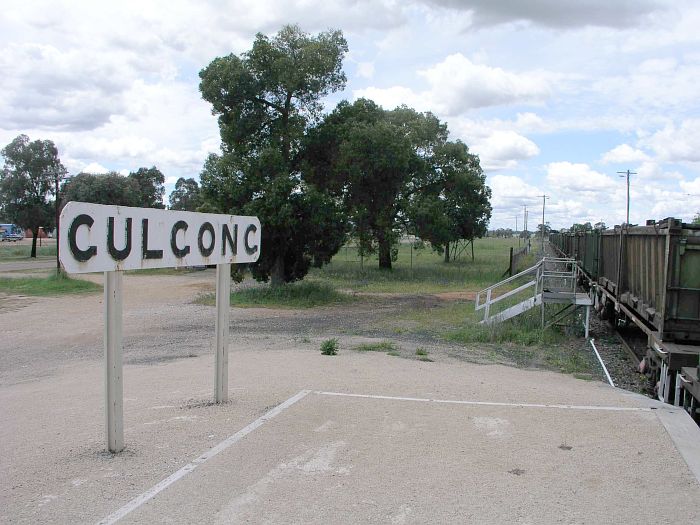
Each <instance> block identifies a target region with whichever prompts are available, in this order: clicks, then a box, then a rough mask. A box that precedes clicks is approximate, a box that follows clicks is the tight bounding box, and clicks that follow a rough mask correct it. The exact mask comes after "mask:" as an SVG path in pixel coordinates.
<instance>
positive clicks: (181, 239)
mask: <svg viewBox="0 0 700 525" xmlns="http://www.w3.org/2000/svg"><path fill="white" fill-rule="evenodd" d="M261 233H262V232H261V228H260V221H259V220H258V218H257V217H249V216H237V215H221V214H214V213H194V212H187V211H173V210H159V209H155V208H130V207H127V206H107V205H103V204H90V203H85V202H69V203H68V204H66V206H65V207H64V208H63V211H62V212H61V224H60V240H59V242H60V245H59V255H60V260H61V263H62V264H63V266H64V268H65V269H66V271H67V272H69V273H89V272H110V271H116V270H140V269H147V268H172V267H185V266H204V265H214V264H241V263H250V262H255V261H257V260H258V257H259V256H260V248H261V247H260V239H261Z"/></svg>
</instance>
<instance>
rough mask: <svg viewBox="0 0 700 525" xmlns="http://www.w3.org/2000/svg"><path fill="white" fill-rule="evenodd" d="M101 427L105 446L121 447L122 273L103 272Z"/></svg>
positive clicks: (113, 449)
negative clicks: (102, 412) (102, 409)
mask: <svg viewBox="0 0 700 525" xmlns="http://www.w3.org/2000/svg"><path fill="white" fill-rule="evenodd" d="M104 315H105V327H104V346H105V428H106V432H107V449H108V450H109V451H110V452H120V451H122V450H123V449H124V415H123V406H124V394H123V386H122V379H123V376H122V273H121V272H117V271H115V272H105V289H104Z"/></svg>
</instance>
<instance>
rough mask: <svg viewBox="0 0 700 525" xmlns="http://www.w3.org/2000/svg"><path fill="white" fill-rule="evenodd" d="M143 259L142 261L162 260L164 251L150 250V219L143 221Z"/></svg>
mask: <svg viewBox="0 0 700 525" xmlns="http://www.w3.org/2000/svg"><path fill="white" fill-rule="evenodd" d="M141 258H142V259H162V258H163V250H149V249H148V219H142V220H141Z"/></svg>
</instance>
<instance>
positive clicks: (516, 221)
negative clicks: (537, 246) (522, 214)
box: [515, 215, 520, 248]
mask: <svg viewBox="0 0 700 525" xmlns="http://www.w3.org/2000/svg"><path fill="white" fill-rule="evenodd" d="M515 234H516V235H517V236H518V248H520V234H519V233H518V216H517V215H515Z"/></svg>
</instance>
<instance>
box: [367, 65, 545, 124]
mask: <svg viewBox="0 0 700 525" xmlns="http://www.w3.org/2000/svg"><path fill="white" fill-rule="evenodd" d="M418 76H420V77H423V78H424V79H425V80H426V81H427V82H428V84H429V86H430V87H429V89H427V90H423V91H416V90H414V89H413V88H409V87H405V86H392V87H388V88H378V87H374V86H372V87H368V88H364V89H359V90H356V91H354V92H353V94H354V96H355V98H360V97H365V98H370V99H372V100H374V101H375V102H377V103H378V104H381V105H382V106H384V107H390V108H393V107H395V106H397V105H399V104H408V105H412V106H414V107H418V108H421V109H423V108H426V109H432V110H433V111H435V112H437V113H439V114H442V115H445V116H454V115H459V114H462V113H464V112H466V111H468V110H470V109H475V108H484V107H490V106H502V105H511V104H530V103H534V104H540V103H542V102H543V101H544V100H546V99H547V97H549V95H550V94H551V86H550V84H551V80H552V79H553V78H555V76H556V75H553V74H552V73H548V72H543V71H537V72H527V73H513V72H510V71H505V70H503V69H501V68H499V67H491V66H486V65H483V64H475V63H474V62H472V61H471V60H469V59H468V58H467V57H465V56H464V55H462V54H461V53H456V54H453V55H449V56H447V57H446V58H445V59H444V60H443V61H441V62H439V63H437V64H435V65H433V66H432V67H429V68H427V69H423V70H419V71H418Z"/></svg>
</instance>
